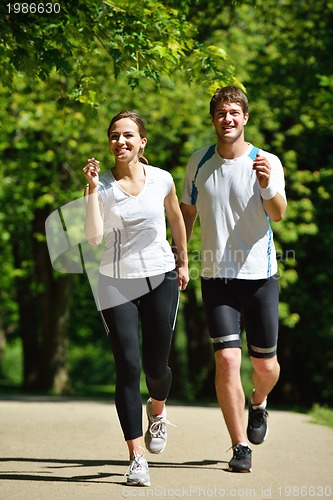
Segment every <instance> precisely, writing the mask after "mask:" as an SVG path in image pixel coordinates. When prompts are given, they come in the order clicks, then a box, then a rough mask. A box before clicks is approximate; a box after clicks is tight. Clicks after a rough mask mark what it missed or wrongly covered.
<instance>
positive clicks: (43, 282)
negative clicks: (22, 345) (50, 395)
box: [33, 210, 73, 394]
mask: <svg viewBox="0 0 333 500" xmlns="http://www.w3.org/2000/svg"><path fill="white" fill-rule="evenodd" d="M47 215H48V212H46V210H36V212H35V220H34V228H33V234H44V233H45V220H46V217H47ZM33 259H34V262H35V273H36V277H35V281H36V283H37V284H38V286H39V288H40V291H39V294H38V309H39V326H40V333H41V335H40V337H41V344H40V348H41V363H40V385H41V387H42V389H43V390H52V391H53V392H55V393H57V394H59V393H61V392H63V391H65V390H66V389H68V388H69V378H68V353H67V351H68V339H67V329H68V321H69V314H70V305H71V291H72V283H73V275H71V274H65V275H59V274H58V275H56V274H55V273H54V272H53V271H52V266H51V262H50V257H49V253H48V249H47V245H46V243H45V242H44V241H39V240H38V239H34V244H33Z"/></svg>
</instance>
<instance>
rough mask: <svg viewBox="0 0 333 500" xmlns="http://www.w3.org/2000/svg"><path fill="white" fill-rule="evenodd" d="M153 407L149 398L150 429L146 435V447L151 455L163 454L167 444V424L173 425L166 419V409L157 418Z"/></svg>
mask: <svg viewBox="0 0 333 500" xmlns="http://www.w3.org/2000/svg"><path fill="white" fill-rule="evenodd" d="M151 407H152V404H151V399H150V398H149V399H148V401H147V405H146V412H147V418H148V429H147V432H146V434H145V445H146V448H147V450H148V451H149V452H150V453H161V452H162V451H163V450H164V448H165V447H166V444H167V437H168V436H167V430H166V424H170V425H173V424H171V423H170V422H169V421H168V420H167V419H166V408H165V407H164V410H163V412H162V414H161V415H157V416H154V415H153V413H152V408H151ZM175 427H176V426H175Z"/></svg>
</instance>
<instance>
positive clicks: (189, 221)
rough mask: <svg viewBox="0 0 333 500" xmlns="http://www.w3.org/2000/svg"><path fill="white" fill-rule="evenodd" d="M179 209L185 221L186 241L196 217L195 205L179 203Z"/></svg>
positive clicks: (189, 236)
mask: <svg viewBox="0 0 333 500" xmlns="http://www.w3.org/2000/svg"><path fill="white" fill-rule="evenodd" d="M180 210H181V212H182V214H183V219H184V222H185V228H186V238H187V241H189V239H190V238H191V234H192V231H193V226H194V222H195V219H196V217H197V208H196V206H195V205H187V204H185V203H181V204H180Z"/></svg>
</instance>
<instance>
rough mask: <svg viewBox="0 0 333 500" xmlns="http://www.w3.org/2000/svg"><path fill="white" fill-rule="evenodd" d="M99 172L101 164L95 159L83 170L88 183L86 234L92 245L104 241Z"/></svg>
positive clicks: (90, 160)
mask: <svg viewBox="0 0 333 500" xmlns="http://www.w3.org/2000/svg"><path fill="white" fill-rule="evenodd" d="M99 171H100V168H99V162H98V161H97V160H95V158H92V159H89V160H88V163H87V164H86V165H85V167H84V168H83V174H84V176H85V178H86V179H87V181H88V185H87V186H86V188H85V191H84V196H85V204H86V220H85V224H84V232H85V235H86V238H87V240H88V243H89V244H90V245H99V244H100V243H101V242H102V240H103V218H102V215H101V211H100V208H99V200H98V193H97V190H98V181H99V175H98V173H99Z"/></svg>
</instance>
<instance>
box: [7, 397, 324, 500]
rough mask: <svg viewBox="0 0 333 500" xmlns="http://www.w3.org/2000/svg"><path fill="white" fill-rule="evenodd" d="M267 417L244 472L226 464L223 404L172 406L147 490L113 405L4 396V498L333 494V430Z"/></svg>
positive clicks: (284, 416)
mask: <svg viewBox="0 0 333 500" xmlns="http://www.w3.org/2000/svg"><path fill="white" fill-rule="evenodd" d="M268 409H269V408H268ZM143 411H144V409H143ZM269 414H270V416H269V427H270V431H269V435H268V437H267V440H266V441H265V442H264V443H263V444H262V445H260V446H252V449H253V472H252V473H250V474H237V473H230V472H227V470H226V468H227V463H228V461H229V460H230V458H231V455H232V453H231V450H228V448H229V447H230V443H229V437H228V434H227V431H226V429H225V425H224V421H223V418H222V415H221V412H220V409H219V408H218V407H216V406H212V407H200V406H180V405H176V404H171V403H169V404H168V420H170V422H172V423H173V424H175V425H177V427H172V426H169V427H168V445H167V447H166V449H165V450H164V452H163V453H161V454H159V455H150V454H148V453H147V454H146V458H147V460H148V462H149V468H150V476H151V486H150V487H146V488H144V487H141V488H140V487H128V486H126V483H125V477H124V474H125V472H126V470H127V467H128V458H127V448H126V445H125V443H124V441H123V438H122V433H121V429H120V426H119V423H118V418H117V415H116V410H115V406H114V404H113V402H108V401H100V400H75V399H64V398H33V397H30V398H29V397H26V398H24V397H22V398H19V397H12V398H11V397H8V396H4V397H1V396H0V499H1V500H21V499H22V500H23V499H24V500H44V499H45V500H53V499H55V500H62V499H82V500H104V499H105V500H106V499H122V498H162V499H166V498H167V499H173V498H191V499H207V498H209V499H212V498H213V499H214V498H229V499H230V498H232V499H248V498H251V499H265V500H266V499H267V500H280V499H287V498H289V499H295V498H298V499H301V498H303V499H304V498H305V499H314V498H321V499H327V498H333V473H332V470H333V467H332V466H333V430H332V429H329V428H327V427H324V426H320V425H317V424H313V423H311V420H310V418H309V417H308V416H307V415H303V414H298V413H291V412H283V411H270V412H269ZM144 422H145V420H144Z"/></svg>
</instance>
